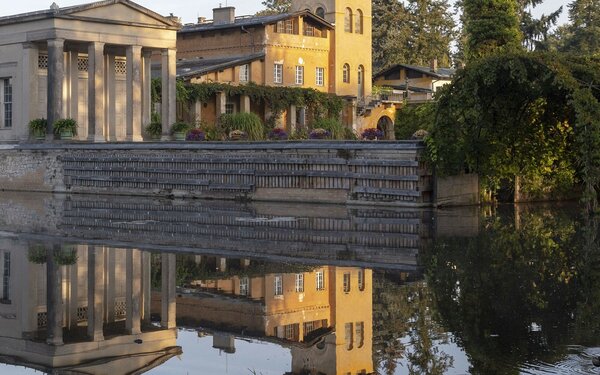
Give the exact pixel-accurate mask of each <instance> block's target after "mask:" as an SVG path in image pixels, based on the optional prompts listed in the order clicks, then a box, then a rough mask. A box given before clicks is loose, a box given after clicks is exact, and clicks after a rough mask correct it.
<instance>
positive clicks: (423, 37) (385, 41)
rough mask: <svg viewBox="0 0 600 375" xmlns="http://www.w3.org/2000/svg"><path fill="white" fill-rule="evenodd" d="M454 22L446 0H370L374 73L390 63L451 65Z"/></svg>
mask: <svg viewBox="0 0 600 375" xmlns="http://www.w3.org/2000/svg"><path fill="white" fill-rule="evenodd" d="M454 28H455V22H454V19H453V18H452V12H451V6H450V4H449V2H448V0H408V1H406V2H404V3H403V2H400V1H398V0H391V1H390V0H373V61H374V66H375V70H378V69H383V68H386V67H388V66H390V65H393V64H398V63H405V64H416V65H427V64H428V63H429V61H431V60H432V59H434V58H437V59H438V60H439V61H440V63H441V64H442V65H449V64H450V60H451V58H450V45H451V43H452V42H453V39H454Z"/></svg>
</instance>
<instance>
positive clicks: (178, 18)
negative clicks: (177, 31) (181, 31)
mask: <svg viewBox="0 0 600 375" xmlns="http://www.w3.org/2000/svg"><path fill="white" fill-rule="evenodd" d="M166 18H167V19H168V20H169V21H171V22H175V23H176V24H178V25H181V17H177V16H174V15H173V13H170V14H169V15H168V16H167V17H166Z"/></svg>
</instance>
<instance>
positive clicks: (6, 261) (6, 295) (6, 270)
mask: <svg viewBox="0 0 600 375" xmlns="http://www.w3.org/2000/svg"><path fill="white" fill-rule="evenodd" d="M2 261H3V265H2V301H0V302H1V303H5V304H9V303H10V251H7V252H5V253H4V257H3V259H2Z"/></svg>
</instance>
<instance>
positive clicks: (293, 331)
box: [284, 323, 300, 341]
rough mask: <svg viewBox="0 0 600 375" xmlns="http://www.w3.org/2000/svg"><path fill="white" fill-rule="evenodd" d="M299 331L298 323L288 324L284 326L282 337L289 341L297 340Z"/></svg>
mask: <svg viewBox="0 0 600 375" xmlns="http://www.w3.org/2000/svg"><path fill="white" fill-rule="evenodd" d="M299 333H300V324H298V323H296V324H288V325H286V326H284V338H285V339H286V340H289V341H298V339H299V337H298V336H299Z"/></svg>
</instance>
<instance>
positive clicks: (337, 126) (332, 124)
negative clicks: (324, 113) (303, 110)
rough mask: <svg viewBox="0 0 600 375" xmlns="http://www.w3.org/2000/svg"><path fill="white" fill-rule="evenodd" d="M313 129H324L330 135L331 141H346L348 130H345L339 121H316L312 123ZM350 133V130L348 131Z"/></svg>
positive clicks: (325, 119)
mask: <svg viewBox="0 0 600 375" xmlns="http://www.w3.org/2000/svg"><path fill="white" fill-rule="evenodd" d="M313 129H325V130H327V131H328V132H329V133H331V139H338V140H342V139H347V137H348V135H349V134H348V130H350V129H348V128H346V127H345V126H344V125H342V123H341V122H340V121H339V120H336V119H333V118H323V119H318V120H316V121H315V122H314V123H313ZM350 133H352V130H350Z"/></svg>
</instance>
